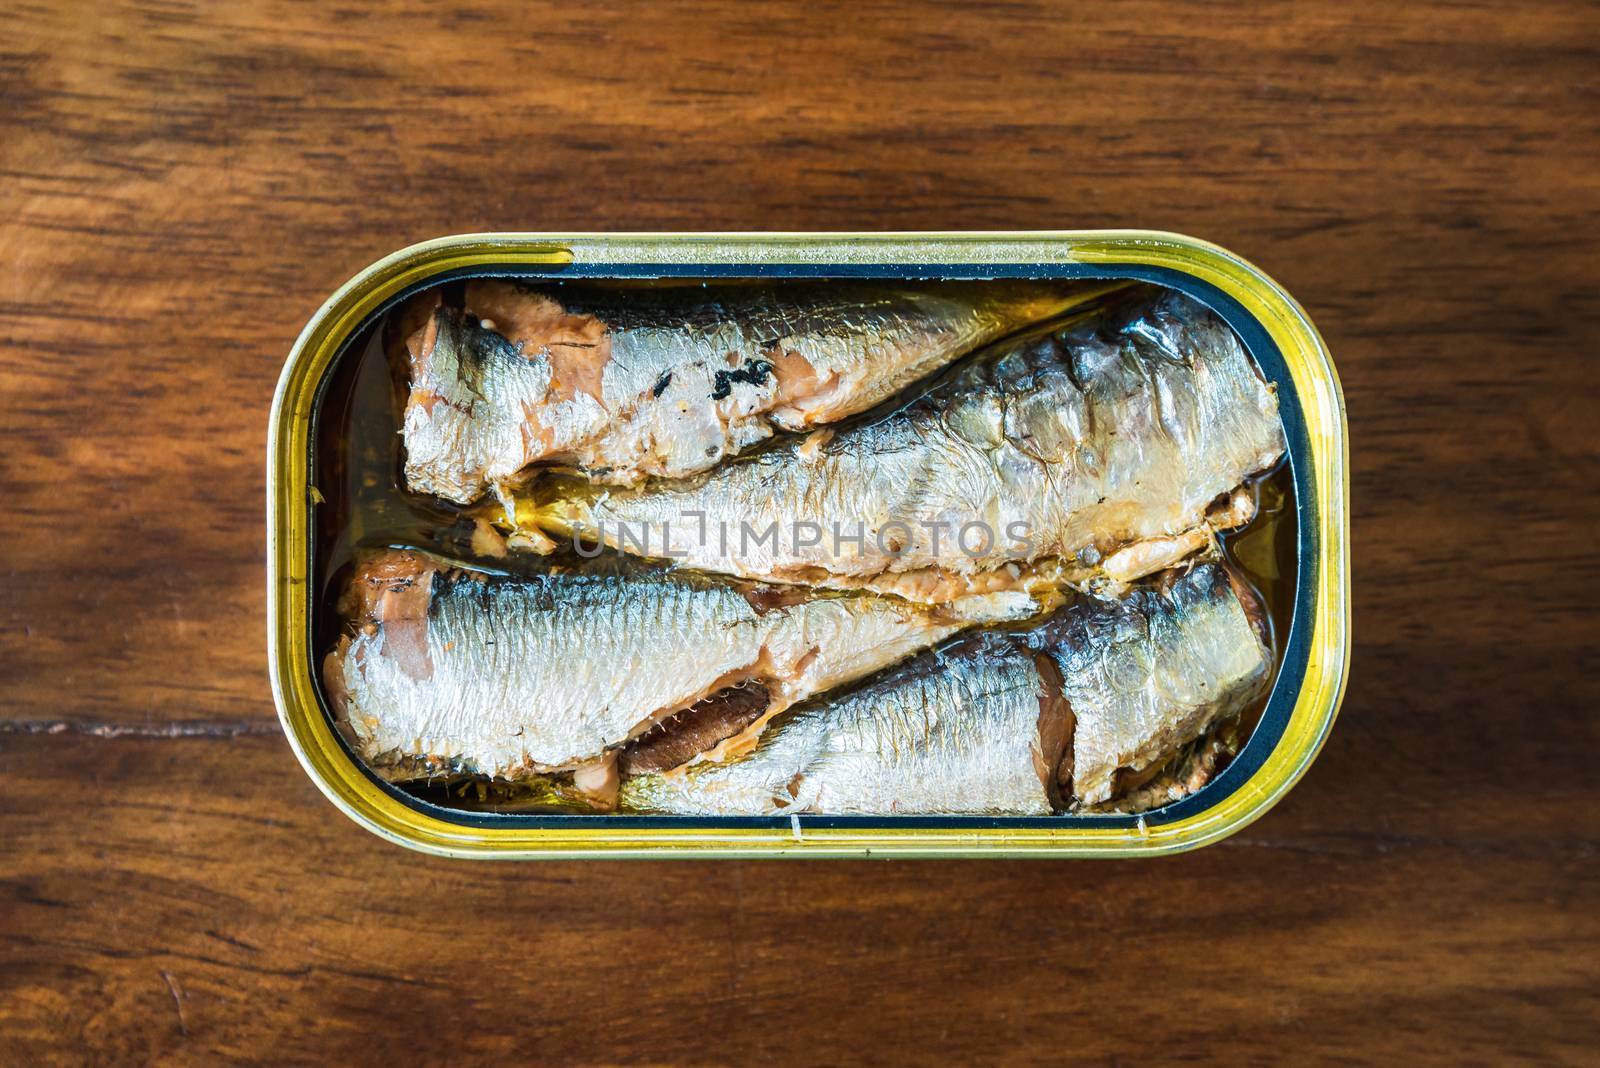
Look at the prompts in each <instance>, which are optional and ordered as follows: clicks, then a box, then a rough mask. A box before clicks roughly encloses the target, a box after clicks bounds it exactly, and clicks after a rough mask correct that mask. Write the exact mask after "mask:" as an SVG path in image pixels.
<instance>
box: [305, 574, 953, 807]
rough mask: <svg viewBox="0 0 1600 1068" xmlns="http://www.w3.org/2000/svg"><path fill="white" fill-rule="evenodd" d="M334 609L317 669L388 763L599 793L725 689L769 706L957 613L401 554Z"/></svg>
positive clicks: (912, 647)
mask: <svg viewBox="0 0 1600 1068" xmlns="http://www.w3.org/2000/svg"><path fill="white" fill-rule="evenodd" d="M339 607H340V611H341V614H342V616H343V618H344V619H345V620H346V621H347V622H348V624H349V625H350V631H351V633H349V634H347V635H346V636H345V637H343V638H342V639H341V640H340V641H339V642H338V644H337V646H336V648H334V650H333V651H332V652H331V653H330V654H329V655H328V657H327V659H326V661H325V663H324V669H323V677H324V681H325V683H326V688H327V692H328V694H329V697H330V702H331V704H332V705H333V709H334V713H335V718H336V720H337V721H338V722H339V723H340V724H341V725H342V727H343V729H344V731H345V733H346V737H347V738H349V740H350V741H351V742H352V745H353V746H354V748H355V749H356V751H357V753H358V755H360V756H361V757H362V758H363V759H364V760H365V761H366V762H367V763H368V764H369V765H371V766H373V767H374V768H376V769H378V770H379V771H380V773H383V774H385V775H387V776H388V777H390V778H392V779H396V780H402V779H410V778H428V777H435V776H456V775H466V776H484V777H491V778H496V779H502V780H514V779H517V778H519V777H523V776H526V775H530V774H536V773H541V772H547V771H552V770H557V769H578V770H579V771H580V772H581V773H583V775H587V776H588V778H587V780H583V779H582V776H580V786H584V788H585V789H592V791H593V792H596V793H599V794H604V793H605V791H606V789H607V780H608V778H610V777H611V776H612V775H613V772H612V769H611V768H610V763H609V761H610V760H611V758H612V757H613V756H614V753H613V751H614V750H615V749H616V748H617V747H619V746H621V745H622V744H624V743H626V742H627V741H629V740H630V739H632V738H634V737H636V736H638V735H640V734H642V733H644V732H646V731H648V730H649V729H650V728H651V727H652V726H653V725H654V724H656V723H657V722H659V721H660V720H662V719H664V718H666V717H668V716H671V715H673V714H675V713H677V712H679V711H681V710H684V709H687V708H689V707H690V706H692V705H695V704H696V703H697V702H699V701H701V700H702V699H704V698H707V697H708V696H710V695H712V694H714V693H716V692H717V691H719V690H722V689H724V688H726V687H732V686H738V685H740V684H744V683H756V684H759V685H760V686H762V687H763V688H764V690H765V692H766V694H767V695H768V697H769V701H770V704H769V707H768V709H767V714H774V713H776V712H777V711H779V710H781V709H782V708H784V707H787V706H788V705H790V704H792V703H793V702H795V701H797V700H800V699H802V698H805V697H807V696H809V695H811V694H814V693H819V692H821V691H823V690H826V689H829V688H831V687H835V686H840V685H843V684H845V683H847V682H850V681H852V680H854V679H857V678H860V677H861V676H863V675H866V674H868V673H870V672H872V671H875V670H877V669H879V668H882V667H884V666H886V665H888V664H892V663H894V662H895V661H897V660H900V659H902V658H903V657H905V656H908V655H910V654H912V653H914V652H916V651H917V650H920V649H923V648H926V647H927V646H929V645H931V644H933V643H935V642H937V641H939V640H940V639H942V638H944V637H946V636H948V635H950V634H952V633H954V632H955V631H957V630H959V629H961V627H962V626H963V625H964V623H962V622H961V621H953V620H949V619H946V618H942V617H941V616H940V615H939V614H938V613H934V612H930V611H929V610H927V609H926V608H923V607H921V606H917V605H911V604H908V603H905V602H902V601H898V600H896V599H894V598H885V597H876V596H843V597H841V596H837V595H824V596H817V595H814V594H811V593H809V592H807V591H802V590H798V589H796V588H794V587H784V588H777V589H774V588H770V587H767V588H763V587H760V586H754V585H750V584H744V585H742V586H736V585H733V584H728V583H716V582H708V581H705V580H703V579H698V578H696V577H695V576H692V575H685V574H679V573H673V572H670V571H664V570H662V569H657V568H649V567H645V568H639V567H634V568H633V569H632V571H631V572H630V573H616V574H612V573H599V574H572V573H559V572H551V573H546V574H533V575H510V574H490V573H486V572H481V571H475V570H469V569H464V568H456V567H451V566H449V565H448V564H447V563H446V562H444V561H441V560H440V559H438V558H435V557H431V556H428V555H425V554H422V553H419V552H413V551H403V550H385V551H383V552H379V553H376V554H374V555H372V556H371V557H369V558H367V559H365V560H364V561H362V562H361V563H360V564H359V565H358V567H357V568H356V570H355V573H354V575H353V577H352V578H351V580H350V582H349V584H348V586H347V588H346V590H345V593H344V595H343V597H342V599H341V603H340V606H339ZM585 782H587V783H588V785H587V786H585V785H584V784H585Z"/></svg>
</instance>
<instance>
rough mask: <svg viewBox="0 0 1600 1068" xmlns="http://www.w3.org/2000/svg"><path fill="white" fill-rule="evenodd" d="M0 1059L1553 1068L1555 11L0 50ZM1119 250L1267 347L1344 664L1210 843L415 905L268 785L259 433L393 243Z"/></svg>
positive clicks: (1567, 152)
mask: <svg viewBox="0 0 1600 1068" xmlns="http://www.w3.org/2000/svg"><path fill="white" fill-rule="evenodd" d="M5 7H6V10H5V14H6V16H7V17H6V26H7V33H6V35H5V36H4V38H0V100H3V102H4V107H3V108H0V190H3V191H4V202H3V203H4V207H5V209H6V210H5V212H4V214H3V216H0V264H3V267H0V278H3V279H4V281H3V286H0V398H3V401H4V403H3V405H0V456H3V461H0V496H3V499H4V500H5V502H6V507H7V511H6V513H5V518H4V519H3V520H0V573H3V583H0V857H3V858H4V863H3V864H0V1034H3V1036H4V1038H5V1040H6V1041H5V1042H3V1043H0V1062H11V1061H15V1062H17V1063H51V1062H54V1063H81V1062H84V1061H91V1062H99V1063H124V1062H132V1063H143V1062H147V1061H151V1060H159V1061H169V1062H176V1063H211V1062H213V1061H214V1060H217V1059H226V1060H237V1061H323V1060H331V1059H333V1058H335V1057H343V1058H344V1059H346V1060H348V1061H351V1062H385V1061H387V1062H391V1063H392V1062H395V1061H399V1060H417V1061H422V1062H435V1061H443V1060H445V1059H447V1058H448V1059H452V1060H466V1061H469V1062H471V1061H483V1060H489V1059H491V1058H505V1057H516V1056H520V1057H529V1056H538V1057H539V1058H540V1059H547V1060H551V1061H560V1062H568V1063H577V1064H602V1063H640V1062H643V1063H657V1064H669V1063H684V1062H708V1061H709V1062H713V1063H728V1064H746V1063H764V1062H796V1063H842V1062H861V1063H875V1064H888V1063H896V1062H927V1063H950V1062H952V1061H957V1062H959V1061H977V1062H1007V1063H1037V1062H1039V1061H1043V1060H1050V1061H1055V1060H1062V1059H1065V1060H1069V1061H1090V1062H1095V1061H1099V1062H1106V1061H1110V1062H1118V1061H1132V1060H1135V1059H1160V1060H1204V1059H1213V1058H1215V1059H1222V1058H1228V1059H1230V1060H1234V1061H1240V1062H1245V1063H1266V1062H1276V1061H1278V1060H1280V1059H1281V1058H1282V1057H1283V1056H1284V1055H1286V1054H1290V1055H1294V1056H1297V1057H1299V1058H1304V1059H1312V1058H1315V1059H1318V1060H1337V1061H1369V1060H1379V1059H1382V1060H1395V1059H1400V1058H1405V1059H1408V1060H1415V1061H1425V1062H1426V1061H1436V1062H1444V1063H1452V1064H1460V1063H1490V1062H1495V1063H1499V1062H1503V1061H1506V1060H1520V1061H1530V1062H1550V1061H1566V1062H1570V1063H1581V1062H1584V1061H1586V1060H1589V1059H1590V1058H1591V1057H1592V1051H1593V1050H1594V1049H1595V1048H1597V1046H1600V1024H1597V1020H1600V919H1597V915H1600V893H1597V891H1596V889H1595V885H1596V884H1595V874H1596V870H1597V868H1596V847H1597V837H1600V802H1597V800H1596V790H1595V788H1596V786H1597V785H1600V784H1597V782H1596V774H1595V771H1594V757H1593V753H1594V751H1595V748H1596V743H1597V742H1600V737H1597V734H1600V732H1597V726H1596V725H1597V722H1600V720H1597V719H1596V717H1595V714H1594V710H1595V708H1596V707H1597V704H1600V693H1597V686H1596V683H1595V679H1596V677H1597V675H1600V663H1597V658H1596V656H1595V652H1594V624H1595V614H1594V612H1595V610H1594V605H1595V604H1596V601H1597V596H1596V595H1597V593H1600V589H1597V585H1600V584H1597V581H1596V579H1597V572H1600V555H1597V553H1596V550H1595V538H1594V531H1595V529H1596V526H1597V523H1600V505H1597V498H1596V495H1595V492H1594V490H1595V487H1596V485H1600V477H1597V476H1600V431H1597V422H1596V400H1597V396H1596V394H1597V387H1596V380H1597V376H1596V374H1595V371H1594V362H1593V354H1594V353H1595V352H1596V351H1597V350H1600V288H1597V286H1596V281H1597V278H1596V272H1595V263H1596V252H1597V248H1596V240H1595V234H1596V233H1597V232H1600V177H1597V176H1600V106H1597V105H1600V15H1597V14H1596V11H1595V9H1594V8H1593V7H1592V5H1588V4H1582V3H1559V2H1538V3H1532V4H1527V5H1518V6H1517V7H1516V8H1515V9H1514V10H1512V9H1505V8H1498V7H1493V6H1478V5H1473V4H1450V5H1446V4H1427V5H1402V4H1358V5H1347V4H1337V3H1332V2H1329V0H1316V2H1309V3H1300V4H1293V5H1290V4H1269V5H1263V6H1259V7H1256V8H1254V9H1253V10H1252V11H1250V12H1248V13H1245V12H1241V11H1239V10H1236V9H1235V7H1234V6H1233V5H1224V4H1212V3H1195V4H1184V5H1174V4H1155V3H1147V2H1142V0H1133V2H1128V3H1122V4H1116V5H1098V6H1097V5H1071V6H1068V5H1051V4H1039V3H1032V2H1023V0H1018V2H1012V3H1005V4H999V5H993V6H985V5H980V4H973V3H961V4H954V3H952V4H930V5H899V4H881V3H857V4H848V5H846V4H826V3H822V4H817V3H810V4H800V3H794V4H785V3H743V4H733V3H727V4H711V5H704V6H702V7H699V8H696V9H692V10H691V9H688V8H683V7H677V6H673V7H668V6H665V5H663V6H659V7H657V6H649V7H646V6H639V5H622V4H594V3H591V4H584V5H554V4H513V3H503V4H500V3H490V2H487V0H465V2H464V3H462V4H455V5H437V4H425V3H421V2H414V0H406V2H401V3H392V4H387V5H383V6H381V7H373V8H364V7H358V6H355V5H346V4H335V5H331V6H329V5H319V4H309V3H308V4H299V3H288V2H285V0H267V2H263V3H258V4H251V5H244V4H239V5H227V4H192V3H187V2H182V0H128V2H107V3H96V4H93V5H87V4H83V5H73V4H64V5H47V4H43V3H13V4H7V5H5ZM1092 226H1143V227H1151V228H1166V229H1175V230H1180V231H1184V232H1188V233H1193V234H1196V235H1199V236H1203V237H1206V238H1209V239H1211V240H1215V241H1217V242H1219V243H1221V244H1223V245H1225V246H1227V247H1229V248H1231V249H1233V250H1235V251H1238V252H1240V253H1241V254H1243V255H1245V256H1248V257H1249V258H1251V259H1252V260H1254V261H1256V262H1257V263H1259V264H1260V265H1261V266H1263V267H1264V268H1265V269H1266V270H1268V271H1269V272H1271V273H1272V274H1273V275H1274V276H1275V277H1277V278H1278V279H1279V280H1280V281H1281V282H1282V283H1283V284H1284V285H1285V286H1286V287H1287V288H1288V289H1289V290H1290V291H1291V292H1292V293H1294V294H1295V295H1296V296H1297V297H1298V298H1299V299H1300V300H1301V302H1302V303H1303V304H1304V305H1305V306H1306V307H1307V309H1308V310H1309V311H1310V312H1311V314H1312V315H1313V317H1314V318H1315V319H1316V321H1317V322H1318V324H1319V326H1320V327H1321V329H1322V331H1323V334H1324V336H1325V337H1326V339H1327V341H1328V344H1329V346H1330V348H1331V350H1332V351H1333V353H1334V356H1335V359H1336V361H1337V363H1338V366H1339V369H1340V373H1341V375H1342V377H1343V382H1344V387H1345V393H1346V398H1347V401H1348V404H1349V412H1350V432H1351V442H1352V452H1351V468H1350V474H1351V483H1352V496H1353V500H1354V506H1355V510H1354V528H1353V538H1354V547H1355V564H1356V584H1355V590H1354V597H1355V607H1356V617H1355V619H1356V651H1355V658H1354V667H1353V673H1352V677H1351V685H1350V691H1349V696H1348V698H1347V700H1346V702H1345V705H1344V710H1343V713H1342V714H1341V718H1340V723H1339V725H1338V727H1337V729H1336V730H1335V732H1334V734H1333V737H1332V739H1331V740H1330V742H1329V744H1328V747H1327V749H1326V750H1325V752H1324V754H1323V756H1322V757H1321V759H1320V760H1319V762H1318V764H1317V766H1316V767H1315V768H1314V769H1313V770H1312V772H1311V773H1310V775H1309V776H1308V778H1307V779H1306V780H1305V781H1304V782H1303V783H1302V784H1301V786H1300V787H1298V788H1297V789H1296V791H1295V792H1294V793H1293V794H1292V795H1291V796H1290V797H1289V798H1288V799H1287V800H1286V801H1285V802H1284V803H1283V804H1282V805H1280V806H1279V807H1278V808H1277V809H1276V810H1274V811H1273V812H1272V813H1271V814H1270V815H1269V816H1267V817H1266V818H1265V819H1263V820H1262V821H1261V822H1260V823H1258V824H1256V825H1254V826H1253V827H1251V828H1250V829H1248V830H1247V831H1245V832H1243V833H1242V834H1240V835H1238V836H1236V837H1235V838H1233V839H1231V840H1229V841H1228V842H1226V843H1224V844H1221V845H1218V846H1216V847H1213V848H1209V849H1206V850H1203V851H1201V852H1199V853H1196V854H1192V855H1189V856H1184V857H1180V858H1174V859H1170V860H1165V861H1159V862H1135V863H1104V864H1098V863H1096V864H1011V863H965V864H923V863H896V864H884V865H876V864H836V863H822V864H807V865H800V866H795V865H770V864H741V863H726V864H659V865H633V866H626V865H618V864H545V865H519V866H495V865H467V864H459V863H448V862H444V861H438V860H432V859H427V858H422V857H417V856H413V855H410V854H407V853H405V852H403V851H400V850H398V849H396V848H394V847H391V846H387V845H385V844H383V843H381V842H379V841H378V840H376V839H374V838H371V837H370V836H368V835H366V834H365V833H364V832H362V831H360V830H358V829H357V828H356V827H355V826H354V825H352V824H350V823H349V822H348V821H347V820H346V819H345V818H344V817H343V816H341V815H339V814H338V813H337V812H336V811H335V810H334V809H333V808H332V807H331V806H330V805H328V804H327V803H326V802H325V801H324V800H323V799H322V798H321V797H320V795H318V794H317V793H316V791H315V789H314V788H313V787H312V786H311V784H310V783H309V782H308V781H307V780H306V778H305V776H304V775H303V774H302V773H301V771H300V770H299V768H298V766H297V765H296V763H295V761H294V758H293V756H292V755H291V754H290V752H289V750H288V747H287V745H286V744H285V743H284V742H283V740H282V738H281V736H280V735H279V734H278V730H277V726H276V723H275V720H274V718H273V711H272V705H271V698H270V695H269V693H268V690H267V684H266V667H265V660H264V641H263V632H264V620H263V604H264V579H263V569H262V556H263V549H264V540H263V508H262V499H263V490H264V486H263V473H262V472H263V467H264V456H263V452H264V440H265V424H266V413H267V406H268V402H269V400H270V396H271V391H272V388H273V385H274V383H275V380H276V376H277V373H278V370H279V368H280V367H281V364H282V359H283V356H284V354H285V352H286V351H287V349H288V347H289V344H290V342H291V341H292V340H293V337H294V335H295V333H296V332H297V331H298V329H299V327H300V325H301V324H302V323H303V322H304V320H305V319H306V317H307V316H308V315H309V314H310V313H311V312H312V311H313V310H314V309H315V307H316V306H317V304H318V303H319V302H320V301H321V299H322V298H323V297H324V296H325V295H326V294H327V293H329V292H330V291H331V290H332V289H333V288H334V287H335V286H337V285H338V284H339V283H340V282H341V281H342V280H343V279H344V278H346V277H348V276H349V275H350V274H351V273H352V272H353V271H355V270H356V269H357V268H359V267H360V266H362V265H364V264H366V263H367V262H369V261H371V260H373V259H375V258H376V257H378V256H380V255H382V254H384V253H386V252H388V251H390V250H392V249H394V248H397V247H399V246H402V245H404V244H407V243H409V242H411V241H414V240H419V239H422V238H425V237H430V236H435V235H438V234H443V233H450V232H460V231H469V230H497V229H567V228H571V229H626V228H640V229H724V228H725V229H760V228H772V229H785V228H798V229H829V228H838V229H879V228H897V229H898V228H932V229H957V228H991V227H992V228H1006V227H1018V228H1037V227H1092Z"/></svg>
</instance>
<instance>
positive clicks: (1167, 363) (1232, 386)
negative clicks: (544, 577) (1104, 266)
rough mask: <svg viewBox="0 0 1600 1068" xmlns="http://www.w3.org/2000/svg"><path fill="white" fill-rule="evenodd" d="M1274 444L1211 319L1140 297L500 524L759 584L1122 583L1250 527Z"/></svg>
mask: <svg viewBox="0 0 1600 1068" xmlns="http://www.w3.org/2000/svg"><path fill="white" fill-rule="evenodd" d="M1283 449H1284V436H1283V428H1282V424H1281V423H1280V421H1279V418H1278V405H1277V398H1276V395H1275V393H1274V391H1273V388H1272V387H1271V386H1269V385H1268V384H1267V383H1266V382H1264V381H1263V380H1262V377H1261V375H1260V373H1259V372H1258V371H1257V369H1256V367H1255V366H1254V364H1253V363H1252V362H1251V360H1250V357H1249V355H1248V354H1247V353H1246V352H1245V350H1244V347H1243V346H1242V345H1241V343H1240V341H1239V339H1238V338H1237V337H1236V336H1235V335H1234V333H1233V331H1232V330H1230V329H1229V328H1228V326H1227V325H1226V324H1225V323H1223V322H1222V320H1221V319H1219V318H1218V317H1217V316H1216V315H1215V314H1214V313H1212V312H1211V311H1209V310H1208V309H1206V308H1205V307H1203V306H1202V305H1200V304H1198V303H1196V302H1195V301H1193V300H1191V299H1189V298H1188V297H1185V296H1183V295H1181V294H1177V293H1170V292H1166V293H1162V294H1161V295H1152V291H1151V290H1149V289H1148V288H1146V289H1143V290H1141V291H1140V295H1139V297H1138V298H1137V299H1135V300H1132V301H1131V302H1128V303H1125V304H1119V305H1117V306H1116V307H1115V309H1114V310H1113V311H1111V312H1109V313H1105V314H1099V315H1086V316H1082V317H1081V318H1080V321H1076V322H1073V323H1071V324H1069V325H1067V326H1065V327H1063V328H1060V329H1056V330H1053V331H1049V332H1045V333H1041V334H1037V335H1035V336H1031V337H1028V338H1026V339H1024V340H1021V341H1011V342H1005V343H1002V344H1000V345H998V346H996V347H994V348H993V349H992V350H991V351H989V352H987V353H984V354H980V355H979V356H976V357H974V358H973V359H972V360H971V361H969V362H968V363H967V364H965V365H963V366H962V367H961V368H960V369H959V370H958V371H957V372H955V373H953V374H952V375H950V376H949V377H947V378H946V379H945V380H944V381H943V382H940V383H938V384H936V385H935V386H933V387H932V388H931V389H930V390H929V391H928V392H927V393H925V394H924V395H923V396H921V397H920V398H918V399H917V400H915V401H914V402H912V403H911V404H909V405H907V406H905V407H903V408H901V409H900V410H898V411H896V412H893V413H891V414H888V415H886V416H883V417H881V418H877V419H873V420H870V421H867V422H863V423H860V424H858V425H853V426H848V427H844V428H839V429H837V430H822V431H818V432H817V433H815V434H813V435H811V436H808V437H806V438H804V439H790V440H787V441H780V442H778V443H775V444H774V445H773V446H772V447H770V448H767V449H765V450H763V451H760V452H758V453H757V454H755V455H752V456H748V457H744V458H741V459H739V460H736V461H732V462H730V463H728V464H727V465H725V466H723V467H721V468H718V469H717V470H715V471H711V472H708V473H706V474H703V475H700V476H698V477H696V478H693V479H689V480H684V481H680V482H672V483H653V484H647V485H644V486H640V487H636V488H627V489H615V490H607V489H600V488H596V487H592V486H585V485H576V484H565V485H562V486H559V487H549V486H546V487H542V488H538V489H534V490H530V491H528V492H524V493H522V494H521V495H520V496H519V497H518V499H517V501H516V503H515V506H514V508H513V510H512V511H511V512H510V513H509V514H508V515H507V516H506V517H505V519H504V520H503V522H504V523H505V525H506V526H508V527H510V528H512V529H514V530H517V531H520V532H522V533H523V534H524V536H527V535H529V534H536V535H537V534H544V535H554V536H558V537H564V538H565V537H573V538H582V539H588V540H597V541H600V542H603V543H604V544H606V545H609V546H611V547H613V548H619V549H622V550H624V551H628V552H633V553H639V554H643V555H653V556H659V557H671V558H673V559H675V560H676V562H678V563H679V564H681V565H686V566H689V567H694V568H700V569H703V570H707V571H717V572H723V573H727V574H732V575H739V576H743V577H746V578H754V579H760V580H762V581H769V582H796V583H805V584H810V585H818V586H830V587H836V588H856V587H863V586H865V587H870V588H874V589H877V590H880V591H883V592H893V593H896V594H898V595H900V596H903V597H907V598H910V599H914V600H919V601H925V602H940V601H945V600H948V599H951V598H955V597H961V596H968V595H973V594H996V593H1000V592H1003V591H1015V590H1021V589H1029V588H1034V587H1035V586H1037V585H1039V584H1051V583H1059V584H1068V585H1073V586H1077V587H1078V588H1081V589H1095V588H1099V587H1101V586H1106V585H1114V586H1120V585H1125V584H1127V583H1130V582H1132V581H1133V580H1135V579H1137V578H1139V577H1141V576H1143V575H1147V574H1152V573H1155V572H1157V571H1159V570H1161V569H1163V568H1166V567H1170V566H1172V565H1173V564H1175V563H1176V562H1177V561H1179V560H1181V559H1183V558H1184V557H1186V556H1188V555H1190V554H1192V553H1194V552H1196V551H1197V550H1201V549H1204V548H1206V547H1208V546H1209V545H1210V544H1211V543H1212V535H1213V533H1214V532H1215V531H1217V530H1221V529H1227V528H1228V527H1231V526H1236V525H1239V524H1241V523H1243V522H1246V521H1248V520H1249V518H1250V517H1251V515H1252V514H1253V510H1254V498H1253V496H1252V495H1251V493H1250V492H1249V491H1248V489H1243V490H1241V489H1240V487H1241V485H1242V484H1243V483H1244V482H1245V481H1246V479H1247V478H1248V477H1249V476H1251V475H1252V474H1255V473H1258V472H1262V471H1264V470H1265V469H1267V468H1270V467H1271V466H1272V465H1273V464H1274V463H1276V462H1277V460H1278V459H1279V457H1280V456H1281V455H1282V453H1283Z"/></svg>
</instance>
